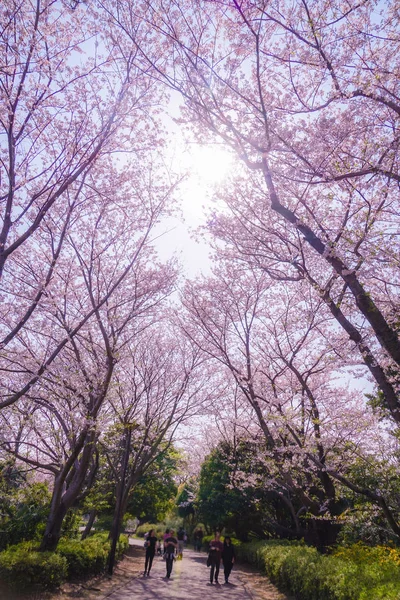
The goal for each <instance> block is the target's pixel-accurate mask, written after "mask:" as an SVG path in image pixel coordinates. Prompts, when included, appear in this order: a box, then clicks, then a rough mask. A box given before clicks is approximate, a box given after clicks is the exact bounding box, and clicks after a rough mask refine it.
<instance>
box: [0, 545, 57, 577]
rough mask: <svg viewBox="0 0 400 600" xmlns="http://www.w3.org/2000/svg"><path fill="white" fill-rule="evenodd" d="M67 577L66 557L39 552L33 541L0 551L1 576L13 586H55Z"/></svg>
mask: <svg viewBox="0 0 400 600" xmlns="http://www.w3.org/2000/svg"><path fill="white" fill-rule="evenodd" d="M66 577H67V561H66V559H65V558H64V557H63V556H61V555H60V554H58V553H54V552H38V550H37V548H36V547H35V546H34V545H33V543H32V542H22V543H20V544H17V545H14V546H10V547H9V548H7V550H4V551H3V552H1V553H0V578H1V580H2V581H4V582H6V583H7V584H9V585H10V586H12V587H18V588H22V589H23V588H27V587H31V586H33V585H35V586H39V587H41V588H53V587H57V586H59V585H60V584H61V583H62V582H63V581H64V580H65V579H66Z"/></svg>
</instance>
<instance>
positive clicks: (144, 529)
mask: <svg viewBox="0 0 400 600" xmlns="http://www.w3.org/2000/svg"><path fill="white" fill-rule="evenodd" d="M166 528H167V526H166V525H163V524H162V523H143V525H139V527H138V528H137V529H136V531H135V535H137V536H138V537H144V535H145V533H148V532H149V531H151V530H152V529H154V530H155V532H156V536H157V537H159V538H160V537H162V535H163V534H164V533H165V530H166Z"/></svg>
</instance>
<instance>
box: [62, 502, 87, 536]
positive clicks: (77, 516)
mask: <svg viewBox="0 0 400 600" xmlns="http://www.w3.org/2000/svg"><path fill="white" fill-rule="evenodd" d="M83 524H84V522H83V519H82V514H81V512H80V511H79V510H76V509H70V510H69V511H68V512H67V514H66V515H65V519H64V521H63V524H62V528H61V537H63V538H71V539H72V538H79V537H80V533H79V527H81V526H82V525H83Z"/></svg>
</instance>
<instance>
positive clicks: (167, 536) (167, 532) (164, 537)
mask: <svg viewBox="0 0 400 600" xmlns="http://www.w3.org/2000/svg"><path fill="white" fill-rule="evenodd" d="M167 538H169V529H166V530H165V533H164V535H163V544H164V550H163V552H164V554H165V553H166V551H167V546H166V544H165V540H166V539H167Z"/></svg>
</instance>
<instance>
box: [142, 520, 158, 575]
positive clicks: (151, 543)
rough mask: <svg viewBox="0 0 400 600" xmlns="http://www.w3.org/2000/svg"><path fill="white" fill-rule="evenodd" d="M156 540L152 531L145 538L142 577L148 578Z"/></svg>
mask: <svg viewBox="0 0 400 600" xmlns="http://www.w3.org/2000/svg"><path fill="white" fill-rule="evenodd" d="M157 542H158V539H157V537H156V532H155V531H154V529H152V530H151V531H150V532H149V534H148V536H147V538H146V544H147V546H146V562H145V565H144V576H145V577H146V575H147V577H150V569H151V566H152V564H153V559H154V555H155V553H156V545H157Z"/></svg>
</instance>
